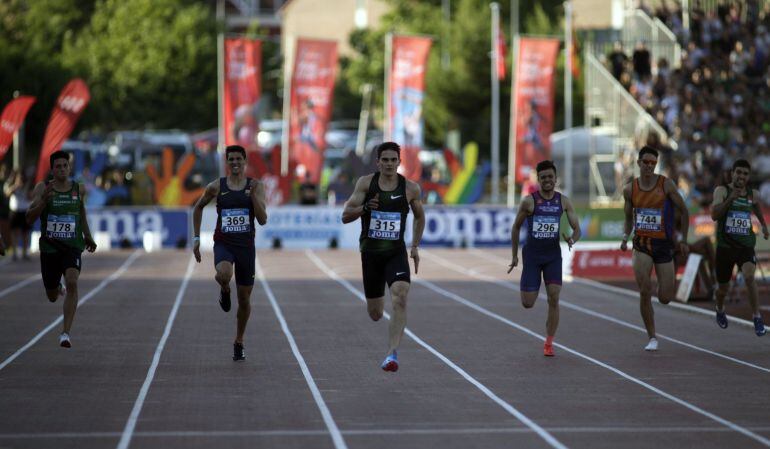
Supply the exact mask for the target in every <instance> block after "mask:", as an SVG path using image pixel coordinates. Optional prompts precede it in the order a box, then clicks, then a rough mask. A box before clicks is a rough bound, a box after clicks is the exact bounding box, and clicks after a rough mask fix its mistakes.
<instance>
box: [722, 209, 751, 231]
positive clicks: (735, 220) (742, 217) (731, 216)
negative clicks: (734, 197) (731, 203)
mask: <svg viewBox="0 0 770 449" xmlns="http://www.w3.org/2000/svg"><path fill="white" fill-rule="evenodd" d="M750 230H751V213H750V212H743V211H737V210H731V211H728V212H727V220H726V221H725V232H727V233H728V234H733V235H749V232H750Z"/></svg>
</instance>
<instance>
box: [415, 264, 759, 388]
mask: <svg viewBox="0 0 770 449" xmlns="http://www.w3.org/2000/svg"><path fill="white" fill-rule="evenodd" d="M423 254H425V256H426V257H427V258H428V259H431V260H434V261H435V262H437V263H438V264H440V265H442V266H444V267H447V268H449V269H451V270H454V271H457V272H458V273H463V274H465V275H467V276H472V277H475V278H476V279H480V280H483V281H485V282H489V283H492V284H496V285H499V286H501V287H505V288H507V289H509V290H513V291H519V287H518V284H516V283H515V282H506V281H503V280H500V279H497V278H494V277H492V276H489V275H486V274H482V273H479V272H478V271H476V270H470V269H467V268H465V267H462V266H460V265H457V264H455V263H453V262H450V261H448V260H446V259H444V258H443V257H441V256H437V255H436V254H433V253H428V252H427V251H423ZM493 257H494V256H493ZM602 287H603V285H600V286H599V288H602ZM564 292H565V291H564V290H562V295H564ZM538 297H539V298H541V299H546V296H545V295H544V294H542V293H540V294H539V295H538ZM559 304H560V305H563V306H564V307H566V308H568V309H572V310H576V311H578V312H581V313H584V314H586V315H591V316H593V317H596V318H600V319H603V320H606V321H610V322H612V323H615V324H619V325H621V326H623V327H626V328H628V329H633V330H635V331H638V332H640V333H643V334H645V335H646V334H647V330H646V329H645V328H643V327H641V326H637V325H635V324H631V323H629V322H627V321H623V320H620V319H618V318H614V317H611V316H609V315H605V314H603V313H601V312H596V311H594V310H591V309H587V308H585V307H582V306H578V305H577V304H572V303H570V302H569V301H566V300H564V299H559ZM672 304H673V303H672ZM669 305H670V304H669ZM657 337H658V338H659V339H662V340H667V341H670V342H672V343H676V344H678V345H681V346H684V347H687V348H690V349H694V350H696V351H700V352H703V353H706V354H710V355H713V356H715V357H719V358H722V359H725V360H729V361H731V362H734V363H737V364H739V365H743V366H747V367H749V368H754V369H756V370H759V371H764V372H766V373H770V368H766V367H764V366H760V365H757V364H754V363H751V362H747V361H745V360H741V359H738V358H735V357H732V356H729V355H727V354H722V353H720V352H716V351H712V350H710V349H706V348H703V347H701V346H697V345H694V344H692V343H687V342H685V341H682V340H678V339H676V338H674V337H669V336H667V335H665V334H660V333H658V334H657Z"/></svg>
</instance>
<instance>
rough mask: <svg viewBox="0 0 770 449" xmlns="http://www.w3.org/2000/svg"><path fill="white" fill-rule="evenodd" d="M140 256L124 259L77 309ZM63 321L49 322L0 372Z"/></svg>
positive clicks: (1, 367) (136, 254) (9, 359)
mask: <svg viewBox="0 0 770 449" xmlns="http://www.w3.org/2000/svg"><path fill="white" fill-rule="evenodd" d="M140 254H141V252H140V250H136V251H134V252H133V253H131V255H130V256H129V257H128V259H126V261H125V262H123V265H121V266H120V268H118V269H117V271H115V272H114V273H112V274H111V275H110V276H109V277H107V278H106V279H104V280H102V282H100V283H99V285H97V286H96V287H94V289H93V290H91V291H90V292H88V294H86V295H85V296H83V297H82V298H80V301H78V307H80V306H82V305H83V304H85V303H86V302H88V300H89V299H91V298H93V297H94V295H96V294H97V293H99V292H100V291H101V290H102V289H103V288H104V287H106V286H107V285H108V284H109V283H110V282H112V281H114V280H115V279H117V278H119V277H120V276H121V275H122V274H123V273H124V272H125V271H126V269H128V267H129V266H130V265H131V264H132V263H133V262H134V260H136V258H137V257H139V255H140ZM63 319H64V317H63V316H59V318H57V319H55V320H53V321H52V322H51V324H49V325H48V326H46V327H45V329H43V330H41V331H40V332H38V334H37V335H35V336H34V337H32V339H31V340H30V341H28V342H27V344H25V345H24V346H22V347H21V348H19V349H18V350H17V351H16V352H14V353H13V354H11V356H10V357H8V358H7V359H5V360H4V361H3V363H0V371H1V370H2V369H3V368H5V367H6V366H8V365H9V364H10V363H11V362H13V361H14V360H16V358H17V357H19V356H20V355H22V354H24V352H26V351H27V349H29V348H31V347H32V346H33V345H34V344H35V343H37V342H38V341H39V340H40V339H41V338H43V336H45V334H47V333H48V332H50V331H51V329H53V328H54V327H56V326H58V325H59V323H61V322H62V320H63Z"/></svg>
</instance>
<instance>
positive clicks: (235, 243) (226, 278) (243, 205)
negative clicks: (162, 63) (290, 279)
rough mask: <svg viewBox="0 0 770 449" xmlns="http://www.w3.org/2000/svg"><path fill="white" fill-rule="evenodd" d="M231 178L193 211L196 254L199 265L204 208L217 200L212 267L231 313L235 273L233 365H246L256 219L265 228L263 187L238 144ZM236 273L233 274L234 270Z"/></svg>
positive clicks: (231, 156)
mask: <svg viewBox="0 0 770 449" xmlns="http://www.w3.org/2000/svg"><path fill="white" fill-rule="evenodd" d="M225 157H226V159H227V165H228V167H229V168H230V175H229V176H227V177H224V178H219V179H218V180H216V181H213V182H212V183H210V184H209V185H208V186H206V191H205V192H203V195H202V196H201V198H200V199H199V200H198V202H197V203H196V204H195V207H194V209H193V235H194V236H193V254H194V255H195V260H197V261H198V262H200V261H201V253H200V231H201V219H202V217H203V208H204V207H205V206H206V205H207V204H208V203H209V202H210V201H211V200H212V199H214V198H216V199H217V225H216V229H215V230H214V265H215V267H216V271H217V274H216V276H215V279H216V281H217V282H218V283H219V285H220V292H219V305H220V307H222V310H224V311H225V312H228V311H230V279H232V277H233V271H235V285H236V286H237V292H238V317H237V318H238V322H237V327H236V334H235V342H234V343H233V360H236V361H239V360H244V359H245V358H246V356H245V355H244V351H243V334H244V332H245V331H246V323H248V321H249V315H251V302H250V298H251V289H252V288H253V287H254V274H255V263H254V261H255V258H256V250H255V248H254V219H255V218H256V220H257V222H258V223H259V224H260V225H264V224H265V223H267V211H266V209H265V188H264V186H263V185H262V183H261V182H259V181H257V180H255V179H251V178H247V177H246V174H245V169H246V150H245V149H244V148H243V147H241V146H237V145H231V146H229V147H227V148H226V149H225ZM233 269H234V270H233Z"/></svg>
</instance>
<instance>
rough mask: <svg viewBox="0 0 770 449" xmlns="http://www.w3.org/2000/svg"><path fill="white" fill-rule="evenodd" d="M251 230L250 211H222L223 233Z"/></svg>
mask: <svg viewBox="0 0 770 449" xmlns="http://www.w3.org/2000/svg"><path fill="white" fill-rule="evenodd" d="M250 229H251V223H250V222H249V210H248V209H223V210H222V232H224V233H232V232H249V230H250Z"/></svg>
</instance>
